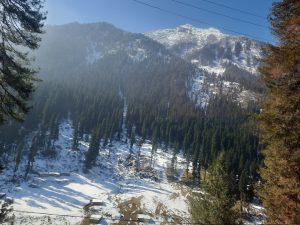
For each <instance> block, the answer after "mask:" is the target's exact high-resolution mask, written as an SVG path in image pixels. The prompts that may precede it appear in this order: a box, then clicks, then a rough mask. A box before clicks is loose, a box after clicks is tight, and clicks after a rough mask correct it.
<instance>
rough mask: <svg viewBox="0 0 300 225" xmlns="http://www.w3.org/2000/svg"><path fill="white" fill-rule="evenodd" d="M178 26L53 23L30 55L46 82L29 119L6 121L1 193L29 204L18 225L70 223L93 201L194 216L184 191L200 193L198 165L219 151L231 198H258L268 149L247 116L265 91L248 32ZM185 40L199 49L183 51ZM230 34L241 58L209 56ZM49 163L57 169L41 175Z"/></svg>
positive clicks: (115, 208)
mask: <svg viewBox="0 0 300 225" xmlns="http://www.w3.org/2000/svg"><path fill="white" fill-rule="evenodd" d="M189 29H191V31H188V30H189ZM175 30H176V32H175V33H179V34H180V35H181V36H180V37H177V36H178V34H176V35H175V34H174V35H173V29H170V30H167V31H165V30H162V31H156V32H154V34H155V35H158V36H161V37H166V36H167V37H168V38H167V39H166V40H165V39H164V38H162V39H164V41H161V40H153V39H155V38H154V35H152V36H151V35H149V34H146V35H144V34H135V33H130V32H126V31H123V30H121V29H118V28H116V27H114V26H113V25H111V24H108V23H93V24H79V23H71V24H66V25H61V26H49V27H46V33H45V34H44V36H43V39H42V40H43V41H42V43H41V47H40V48H39V50H38V51H37V52H36V53H34V54H33V55H32V56H35V57H36V59H37V60H36V62H35V65H34V66H36V67H39V68H40V72H39V78H41V80H42V82H40V83H39V84H38V86H37V90H36V92H35V94H34V96H33V99H32V102H31V104H32V106H33V108H32V110H31V111H30V113H29V114H28V115H27V117H26V118H25V121H24V122H23V123H18V122H16V121H7V122H6V123H5V124H4V125H3V126H2V127H1V128H0V135H1V139H0V146H1V148H0V150H1V151H0V159H1V161H0V163H1V164H2V165H4V170H3V173H2V175H1V176H2V178H3V179H2V181H1V183H0V185H1V190H3V191H4V192H5V193H6V194H7V196H11V197H13V198H15V202H14V203H13V204H12V206H13V208H14V210H17V211H28V212H23V213H21V212H17V211H15V215H16V222H17V223H20V224H26V223H27V224H28V225H29V224H32V223H34V222H36V224H41V223H42V222H41V220H42V221H43V220H45V221H46V220H51V221H52V222H51V223H53V224H57V223H58V224H59V223H64V222H67V224H68V223H70V224H74V223H76V222H80V221H81V220H82V219H84V218H83V217H84V215H88V216H89V215H90V214H91V213H92V212H90V211H89V210H88V207H84V206H85V205H86V204H88V202H89V200H91V199H92V198H96V199H98V198H100V199H101V201H104V203H105V204H106V207H105V210H104V209H103V208H101V207H100V209H98V211H96V214H100V215H102V216H103V217H104V218H106V219H107V220H113V219H116V220H118V219H117V218H119V217H120V216H124V217H123V219H125V220H128V219H136V217H137V214H139V213H144V214H146V215H148V216H149V215H150V216H151V217H152V218H153V217H154V218H155V220H157V221H160V222H161V221H164V222H167V223H169V222H170V220H175V222H176V223H181V222H183V221H188V217H189V216H190V215H189V210H188V205H189V202H188V198H189V196H190V195H191V194H193V193H194V191H196V192H197V193H201V192H199V187H200V185H201V182H202V180H203V179H205V176H204V177H203V173H204V174H206V170H207V169H208V168H209V166H210V165H211V164H212V162H213V161H214V160H215V159H216V157H217V156H218V154H219V153H220V152H222V151H224V152H226V165H227V166H228V173H229V174H230V178H231V179H230V180H229V182H230V184H229V185H230V187H231V188H232V190H233V191H234V193H235V198H236V200H237V201H238V200H239V199H240V196H242V195H243V196H246V198H247V199H248V200H247V201H248V202H252V201H253V200H255V195H254V192H253V186H254V184H255V182H256V180H257V178H258V174H257V170H256V169H257V167H258V165H259V164H260V162H261V158H262V157H261V155H260V150H259V149H260V148H261V145H260V143H259V139H258V136H257V128H256V126H255V125H254V124H253V121H252V115H253V114H254V113H256V112H258V110H259V109H260V107H259V105H258V104H257V100H258V99H259V96H260V95H261V94H262V93H263V91H262V90H261V87H260V86H259V85H258V84H257V79H258V77H257V75H256V74H254V73H252V72H254V71H256V68H257V66H258V64H257V62H256V60H257V59H256V57H258V56H257V55H255V54H256V53H255V51H258V50H257V49H256V50H254V47H255V48H256V47H257V46H256V43H255V42H254V41H253V43H252V42H251V45H250V46H251V48H250V50H247V47H246V46H245V45H244V43H246V42H247V41H249V40H248V39H245V38H242V37H230V36H229V35H225V34H221V33H220V32H219V31H217V30H215V29H209V30H208V31H207V30H203V31H202V30H200V29H196V28H192V27H190V26H186V25H185V26H181V27H180V28H176V29H175ZM178 30H179V31H178ZM181 30H182V31H181ZM189 32H190V33H191V34H188V35H187V34H186V33H189ZM201 32H204V33H208V34H209V35H206V34H201V35H200V33H201ZM158 33H160V35H159V34H158ZM166 33H168V34H169V33H170V34H172V35H171V36H168V35H167V34H166ZM196 34H197V35H196ZM195 35H196V36H197V37H198V36H199V37H198V38H196V39H195V37H194V36H195ZM211 35H212V36H211ZM214 35H215V36H216V37H213V36H214ZM169 39H170V40H169ZM211 39H212V43H208V44H207V45H206V44H205V45H203V42H206V41H207V40H211ZM180 40H185V41H187V42H188V40H190V42H191V43H193V46H194V47H195V46H198V47H196V48H185V47H184V49H185V50H183V49H181V47H182V46H184V45H185V44H184V43H183V44H179V43H178V42H180ZM233 40H235V41H237V42H238V43H242V44H241V45H242V46H243V47H242V49H243V50H241V53H240V55H239V58H234V57H233V56H232V57H233V60H232V61H230V62H229V61H228V60H229V58H226V57H227V56H226V57H225V56H224V55H222V56H220V57H219V58H218V59H215V60H212V59H211V58H209V54H206V53H205V51H208V52H211V51H212V52H214V51H213V50H212V49H213V47H205V46H213V45H215V49H218V50H216V51H221V49H223V48H224V45H226V46H227V49H230V50H231V51H234V49H233V47H232V46H233V45H234V44H233V43H234V42H233ZM227 41H228V43H227ZM239 41H240V42H239ZM208 42H210V41H208ZM166 43H169V44H166ZM202 45H203V46H202ZM257 45H258V44H257ZM176 46H177V47H176ZM253 46H254V47H253ZM203 48H207V50H203ZM176 49H177V50H176ZM195 49H196V50H197V49H198V50H197V51H195V52H194V53H193V54H192V52H193V51H194V50H195ZM183 51H186V52H187V54H182V52H183ZM228 51H229V50H228ZM196 53H197V54H198V55H197V54H196ZM218 54H219V53H218ZM232 54H233V53H232ZM188 55H189V56H188ZM193 55H194V56H193ZM196 55H197V56H196ZM200 56H201V57H200ZM214 57H215V56H214ZM228 57H229V56H228ZM243 57H246V58H247V59H250V62H249V63H247V62H245V59H244V58H243ZM196 59H197V60H199V62H200V61H201V65H200V64H199V63H195V61H194V60H196ZM205 60H206V64H205V63H204V61H205ZM216 60H218V63H217V64H218V65H217V64H214V62H215V61H216ZM226 60H227V61H226ZM226 62H228V63H226ZM205 66H208V67H209V69H207V68H208V67H207V68H206V67H205ZM221 67H222V68H221ZM210 68H215V69H216V70H219V71H221V70H222V73H219V74H215V73H211V72H212V70H211V69H210ZM220 68H221V69H220ZM244 103H245V104H244ZM139 150H141V151H139ZM142 168H143V171H142ZM45 172H46V173H54V174H52V175H51V176H50V177H47V178H44V177H43V175H42V176H41V177H39V173H45ZM57 172H59V173H61V172H63V173H65V175H63V176H61V177H60V175H58V174H57ZM66 174H67V175H66ZM56 176H57V177H56ZM32 211H34V212H40V213H44V212H45V211H46V212H48V211H49V212H50V214H51V213H52V214H60V215H62V214H63V215H71V216H73V217H70V218H73V219H74V221H73V222H74V223H73V222H72V221H71V219H70V220H69V219H66V218H67V217H68V216H58V217H57V218H56V219H54V220H53V217H50V218H51V219H48V217H46V216H45V215H43V214H41V215H42V216H37V217H38V219H37V221H35V218H34V216H33V217H28V215H27V214H28V213H29V212H32ZM85 213H88V214H85ZM52 216H53V215H52ZM249 216H250V217H251V216H252V212H251V213H249ZM73 219H72V220H73ZM85 219H86V218H85ZM251 219H253V218H252V217H251V218H250V220H251ZM25 221H26V223H25ZM45 223H46V222H45ZM49 223H50V222H49ZM105 223H109V222H107V221H104V222H103V224H105Z"/></svg>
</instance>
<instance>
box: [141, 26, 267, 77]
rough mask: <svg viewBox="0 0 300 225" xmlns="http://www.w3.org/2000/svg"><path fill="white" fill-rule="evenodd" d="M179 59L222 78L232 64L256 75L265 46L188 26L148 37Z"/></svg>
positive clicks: (213, 30) (161, 31)
mask: <svg viewBox="0 0 300 225" xmlns="http://www.w3.org/2000/svg"><path fill="white" fill-rule="evenodd" d="M145 35H146V36H148V37H150V38H152V39H153V40H156V41H158V42H160V43H161V44H163V45H164V46H166V47H167V48H168V49H169V50H171V51H172V52H173V53H175V54H176V55H178V56H180V57H181V58H183V59H185V60H187V61H189V62H191V63H193V64H194V65H196V66H197V67H199V68H201V69H204V70H206V71H207V72H211V73H216V74H217V75H220V74H223V73H224V72H225V70H226V68H227V66H228V65H229V64H232V65H235V66H237V67H238V68H240V69H243V70H246V71H248V72H250V73H252V74H256V73H257V67H258V65H259V59H260V58H261V56H262V50H261V47H262V45H263V43H261V42H259V41H256V40H252V39H249V38H247V37H243V36H231V35H228V34H223V33H222V32H220V31H219V30H217V29H215V28H208V29H200V28H196V27H194V26H192V25H189V24H186V25H182V26H179V27H176V28H174V29H162V30H156V31H153V32H147V33H145Z"/></svg>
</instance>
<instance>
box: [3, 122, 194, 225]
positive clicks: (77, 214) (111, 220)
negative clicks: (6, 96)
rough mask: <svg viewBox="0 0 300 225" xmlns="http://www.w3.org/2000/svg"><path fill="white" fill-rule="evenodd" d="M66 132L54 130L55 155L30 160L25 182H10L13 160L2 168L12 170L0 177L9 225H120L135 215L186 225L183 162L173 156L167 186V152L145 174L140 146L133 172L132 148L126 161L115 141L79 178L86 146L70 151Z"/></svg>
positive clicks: (146, 160)
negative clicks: (93, 224)
mask: <svg viewBox="0 0 300 225" xmlns="http://www.w3.org/2000/svg"><path fill="white" fill-rule="evenodd" d="M72 132H73V130H72V126H71V124H70V123H69V122H67V121H66V122H64V123H62V124H61V125H60V137H59V140H58V141H57V142H56V144H55V145H56V150H57V156H56V157H55V158H54V159H45V158H44V157H40V156H39V157H36V160H35V162H34V167H33V173H32V174H30V176H29V179H28V180H27V181H21V180H22V179H20V182H18V183H16V182H15V183H13V182H11V179H12V177H13V167H14V163H13V159H10V160H11V163H9V164H8V165H13V166H11V168H9V169H8V170H6V172H5V174H1V175H0V176H1V178H0V188H1V192H5V193H6V194H7V197H12V198H13V199H14V203H13V205H12V206H13V210H14V211H13V214H12V216H13V217H15V221H14V224H15V225H18V224H22V225H30V224H33V225H40V224H53V225H56V224H57V225H60V224H70V225H71V224H72V225H73V224H82V225H83V224H84V225H85V224H89V223H88V220H89V219H87V217H89V216H90V215H91V214H95V215H101V216H102V218H103V219H102V220H101V223H100V224H122V223H121V222H120V221H121V219H122V220H131V221H135V220H137V218H138V214H144V217H146V216H147V215H148V216H150V217H151V221H150V222H152V223H156V224H161V223H173V222H174V223H183V222H187V221H189V213H188V211H189V210H188V199H187V198H188V193H191V191H190V190H188V188H187V187H184V186H182V185H180V184H179V182H177V181H178V179H179V178H180V177H181V175H182V174H183V172H184V170H185V168H186V162H185V160H184V158H183V157H181V156H180V155H179V156H177V160H176V164H175V167H176V171H175V174H174V178H175V179H173V180H172V181H171V180H170V179H168V178H169V177H168V176H167V175H166V172H167V171H168V170H170V168H171V165H170V162H171V158H172V157H173V156H172V153H169V152H166V151H163V150H162V149H158V151H157V153H156V155H155V157H154V167H153V168H154V170H151V169H150V168H149V166H147V165H149V164H150V157H151V148H152V146H151V145H150V144H149V143H145V144H144V145H143V146H142V148H141V168H142V171H143V172H141V173H137V172H136V166H135V163H136V161H135V159H136V153H137V151H138V148H137V147H136V146H133V149H132V151H133V154H132V155H133V156H132V157H131V158H129V157H128V156H129V155H130V151H129V145H128V144H126V143H125V142H124V141H119V142H113V143H112V146H111V147H109V148H105V149H103V150H101V151H100V155H99V156H98V159H97V162H96V165H95V166H94V167H93V168H92V169H91V170H90V171H89V172H88V173H84V171H83V169H82V168H83V162H84V153H85V152H86V151H87V149H88V143H86V142H80V146H79V150H78V151H73V150H71V143H72ZM23 161H26V160H23ZM25 167H26V163H25V162H24V164H21V165H20V168H19V170H18V175H24V171H25ZM171 171H173V170H171ZM41 172H59V173H61V172H65V173H66V174H65V175H66V176H57V175H56V176H48V177H41V176H39V175H38V173H41ZM85 172H86V171H85ZM68 173H70V174H68ZM54 175H55V174H54ZM91 199H97V200H98V201H100V202H101V205H102V206H95V207H89V206H87V205H88V203H89V202H90V200H91ZM133 224H134V223H133Z"/></svg>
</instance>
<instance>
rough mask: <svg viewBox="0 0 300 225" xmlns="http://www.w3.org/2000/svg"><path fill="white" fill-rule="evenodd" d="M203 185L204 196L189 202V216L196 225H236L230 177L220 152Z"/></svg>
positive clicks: (196, 197) (197, 196)
mask: <svg viewBox="0 0 300 225" xmlns="http://www.w3.org/2000/svg"><path fill="white" fill-rule="evenodd" d="M208 174H209V175H208V178H207V179H206V180H205V181H204V183H203V190H204V192H205V194H203V195H196V196H195V197H194V198H193V199H192V200H191V206H190V209H191V215H192V219H193V222H195V223H197V224H224V225H225V224H237V223H238V221H237V218H238V217H237V213H236V212H235V211H234V210H233V209H232V207H233V206H234V198H233V197H232V195H231V191H230V176H229V175H228V172H227V168H226V166H225V155H224V152H221V153H220V154H219V156H218V157H217V158H216V160H215V161H214V162H213V164H212V165H211V166H210V168H209V173H208Z"/></svg>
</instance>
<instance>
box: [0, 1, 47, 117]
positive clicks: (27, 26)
mask: <svg viewBox="0 0 300 225" xmlns="http://www.w3.org/2000/svg"><path fill="white" fill-rule="evenodd" d="M42 2H43V1H42V0H27V1H23V0H2V1H0V51H1V57H0V95H1V100H0V122H1V121H2V120H3V119H5V118H6V117H8V116H10V117H13V118H15V119H19V120H20V119H22V118H23V114H24V113H26V112H27V111H28V106H27V104H26V101H27V100H28V98H29V97H30V94H31V93H32V92H33V89H34V86H33V83H34V81H36V77H35V74H36V71H34V70H32V69H31V68H30V67H29V66H28V63H29V61H30V60H29V58H28V56H27V55H28V54H26V53H23V52H21V51H20V50H19V49H20V48H17V47H18V46H23V47H27V48H29V49H36V48H37V47H38V42H39V41H40V37H39V36H38V34H40V33H42V30H41V29H42V27H43V24H42V21H43V20H44V19H45V18H46V17H45V14H44V13H42V12H41V9H42Z"/></svg>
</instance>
